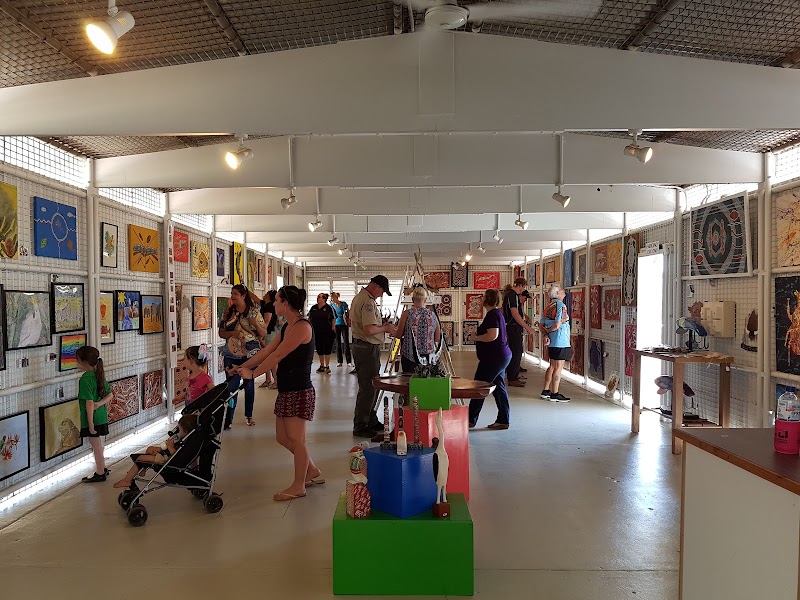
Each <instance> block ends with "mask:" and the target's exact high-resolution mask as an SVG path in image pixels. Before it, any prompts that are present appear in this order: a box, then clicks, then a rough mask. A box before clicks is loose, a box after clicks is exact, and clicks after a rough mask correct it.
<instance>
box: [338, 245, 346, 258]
mask: <svg viewBox="0 0 800 600" xmlns="http://www.w3.org/2000/svg"><path fill="white" fill-rule="evenodd" d="M336 252H338V253H339V256H342V255H344V253H345V252H347V246H342V247H341V248H339V249H338V250H337V251H336Z"/></svg>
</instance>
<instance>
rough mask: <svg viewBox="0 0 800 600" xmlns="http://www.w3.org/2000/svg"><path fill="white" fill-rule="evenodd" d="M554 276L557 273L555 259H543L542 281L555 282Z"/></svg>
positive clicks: (556, 275)
mask: <svg viewBox="0 0 800 600" xmlns="http://www.w3.org/2000/svg"><path fill="white" fill-rule="evenodd" d="M556 277H558V274H557V273H556V259H555V258H553V259H550V260H547V261H545V263H544V282H545V283H555V282H556Z"/></svg>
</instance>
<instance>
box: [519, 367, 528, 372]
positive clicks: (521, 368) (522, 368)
mask: <svg viewBox="0 0 800 600" xmlns="http://www.w3.org/2000/svg"><path fill="white" fill-rule="evenodd" d="M519 370H520V371H522V372H523V373H527V372H528V369H526V368H525V367H520V368H519Z"/></svg>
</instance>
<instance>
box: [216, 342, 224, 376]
mask: <svg viewBox="0 0 800 600" xmlns="http://www.w3.org/2000/svg"><path fill="white" fill-rule="evenodd" d="M224 350H225V344H220V345H219V346H217V373H219V374H222V373H224V372H225V357H224V356H223V355H222V353H223V351H224Z"/></svg>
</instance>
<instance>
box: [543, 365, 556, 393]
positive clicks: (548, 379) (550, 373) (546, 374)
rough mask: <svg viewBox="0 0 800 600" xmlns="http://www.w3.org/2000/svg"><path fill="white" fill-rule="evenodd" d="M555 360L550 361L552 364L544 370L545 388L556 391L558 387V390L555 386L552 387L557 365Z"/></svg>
mask: <svg viewBox="0 0 800 600" xmlns="http://www.w3.org/2000/svg"><path fill="white" fill-rule="evenodd" d="M553 362H554V361H552V360H551V361H550V365H549V366H548V367H547V370H546V371H545V372H544V389H546V390H550V391H551V392H555V391H557V389H558V388H556V390H554V389H553V388H551V387H550V386H551V385H552V381H553V371H555V366H554V365H553Z"/></svg>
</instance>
